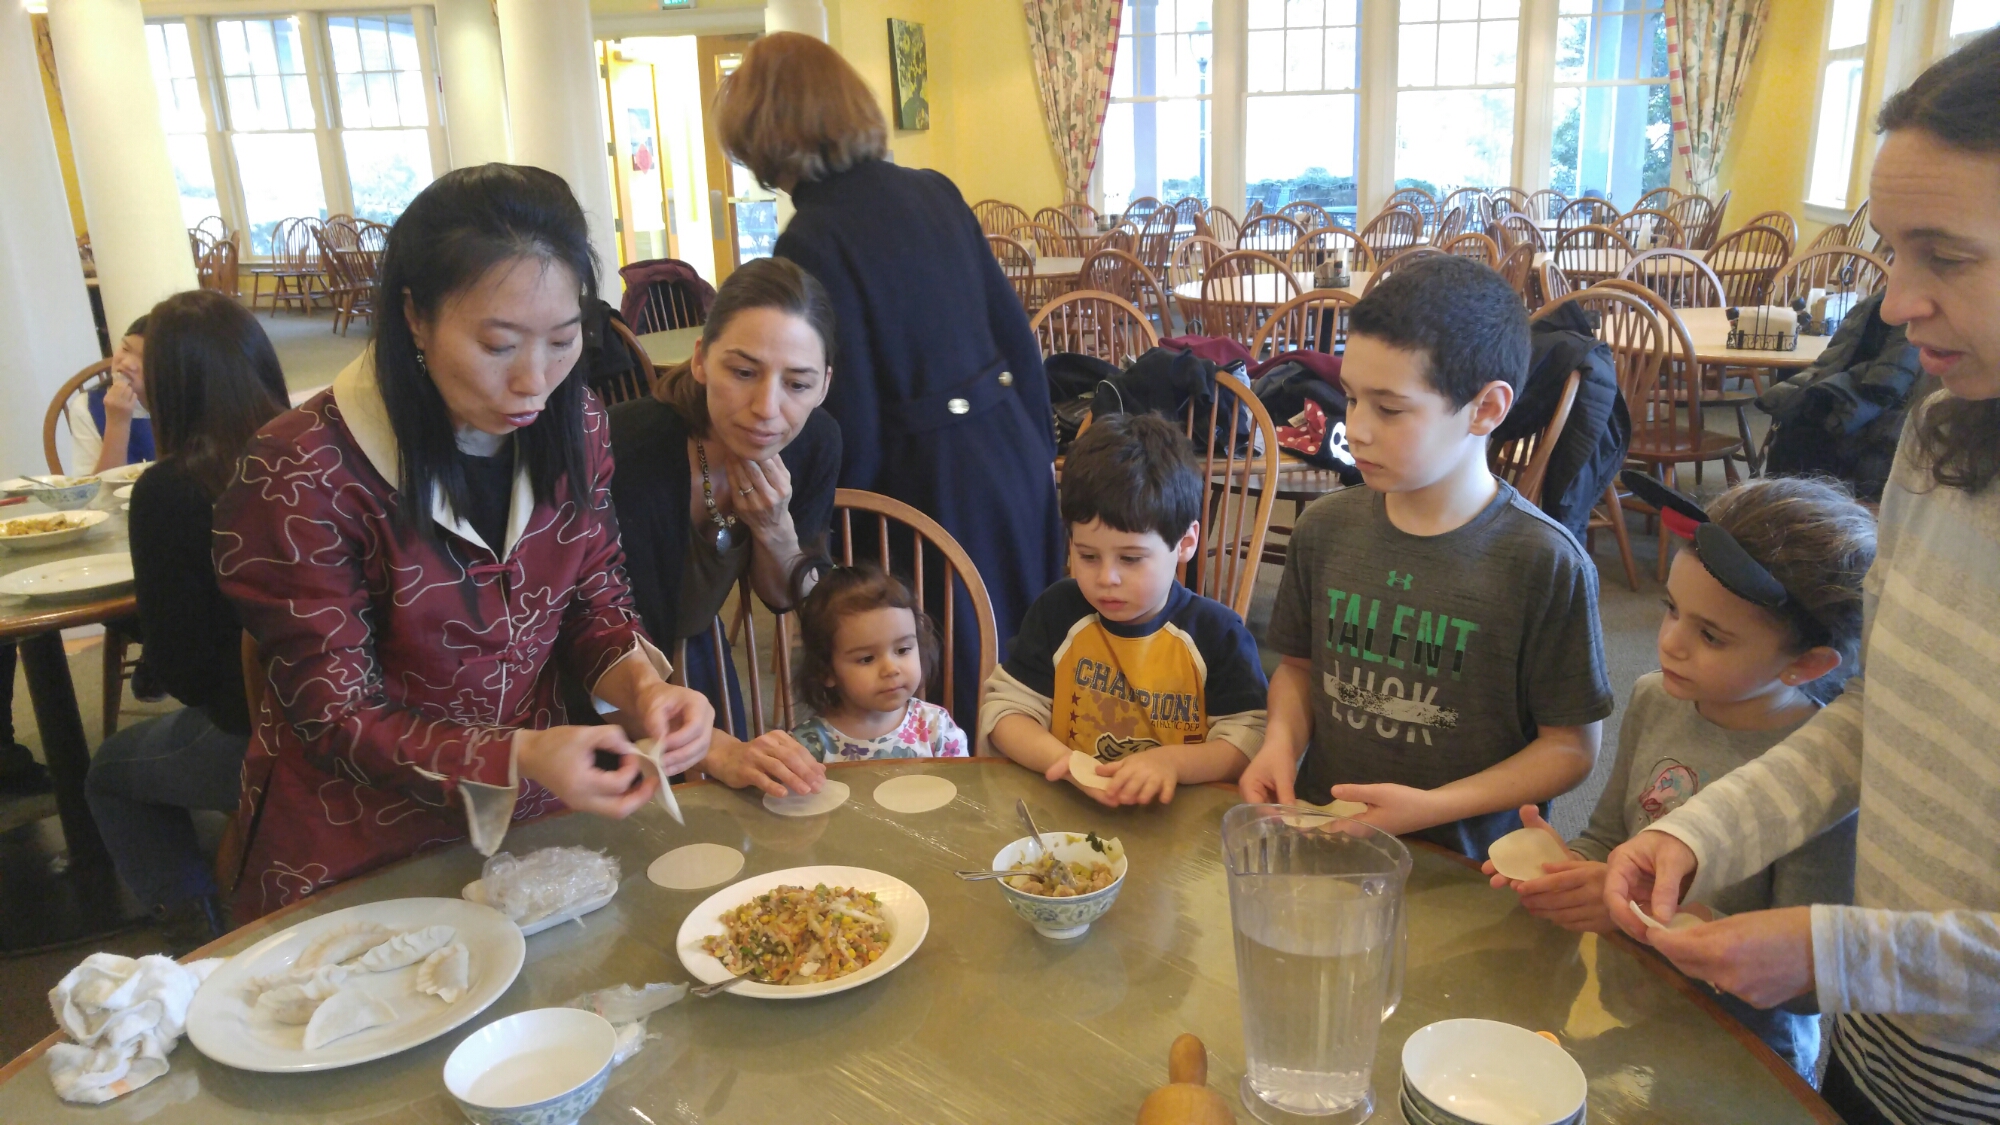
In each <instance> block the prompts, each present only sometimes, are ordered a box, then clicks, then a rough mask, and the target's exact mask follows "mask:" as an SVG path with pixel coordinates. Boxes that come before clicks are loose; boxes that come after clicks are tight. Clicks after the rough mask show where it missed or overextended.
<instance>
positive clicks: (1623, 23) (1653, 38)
mask: <svg viewBox="0 0 2000 1125" xmlns="http://www.w3.org/2000/svg"><path fill="white" fill-rule="evenodd" d="M1665 8H1666V0H1561V5H1560V7H1559V8H1558V9H1557V11H1558V15H1557V19H1556V86H1555V114H1554V117H1553V122H1554V129H1553V133H1552V136H1551V137H1550V143H1549V186H1550V187H1552V188H1555V189H1556V190H1557V191H1560V192H1562V193H1563V194H1564V195H1567V196H1571V197H1577V196H1584V195H1594V196H1602V197H1603V198H1605V199H1609V200H1611V201H1612V202H1614V203H1616V204H1617V205H1618V206H1619V208H1620V209H1629V208H1631V207H1632V206H1633V205H1634V204H1635V203H1637V202H1638V200H1639V197H1640V196H1643V195H1645V194H1646V193H1647V192H1649V191H1651V190H1653V189H1654V188H1658V187H1665V186H1666V183H1667V180H1668V178H1669V177H1670V175H1671V174H1672V162H1671V156H1672V151H1673V150H1672V142H1673V117H1672V111H1671V106H1670V104H1669V102H1668V96H1669V94H1668V89H1667V22H1666V11H1665Z"/></svg>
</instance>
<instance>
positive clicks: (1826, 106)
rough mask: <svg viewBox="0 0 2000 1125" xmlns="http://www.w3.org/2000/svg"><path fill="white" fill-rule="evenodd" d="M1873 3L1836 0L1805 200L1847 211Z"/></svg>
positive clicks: (1831, 13) (1829, 17) (1829, 21)
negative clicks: (1869, 20)
mask: <svg viewBox="0 0 2000 1125" xmlns="http://www.w3.org/2000/svg"><path fill="white" fill-rule="evenodd" d="M1869 9H1870V4H1869V0H1833V4H1832V6H1831V8H1830V10H1829V11H1828V12H1827V19H1826V53H1825V55H1823V56H1822V61H1821V63H1820V81H1819V120H1818V123H1817V124H1816V125H1815V126H1814V128H1813V154H1812V166H1811V171H1810V173H1809V175H1808V176H1807V180H1806V202H1807V203H1812V204H1817V205H1819V206H1821V207H1828V208H1832V209H1834V210H1837V211H1844V210H1846V209H1847V194H1848V186H1849V184H1850V182H1851V181H1852V180H1853V175H1854V140H1855V137H1856V136H1857V135H1858V134H1859V132H1860V128H1861V87H1862V82H1863V80H1864V79H1865V78H1866V75H1867V69H1868V59H1867V52H1868V19H1869Z"/></svg>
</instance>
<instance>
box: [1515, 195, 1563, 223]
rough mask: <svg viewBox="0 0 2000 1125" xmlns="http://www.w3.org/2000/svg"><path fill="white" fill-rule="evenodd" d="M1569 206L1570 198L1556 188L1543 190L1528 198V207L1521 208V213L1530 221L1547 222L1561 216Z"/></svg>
mask: <svg viewBox="0 0 2000 1125" xmlns="http://www.w3.org/2000/svg"><path fill="white" fill-rule="evenodd" d="M1567 206H1569V196H1567V195H1564V194H1563V193H1562V192H1559V191H1557V190H1556V189H1554V188H1543V189H1542V190H1540V191H1537V192H1534V193H1533V194H1531V195H1529V196H1528V205H1527V206H1526V207H1523V208H1521V213H1522V214H1525V215H1526V216H1528V218H1530V219H1535V220H1539V221H1542V222H1547V221H1548V220H1550V219H1554V218H1557V217H1558V216H1560V215H1561V214H1562V211H1563V208H1565V207H1567Z"/></svg>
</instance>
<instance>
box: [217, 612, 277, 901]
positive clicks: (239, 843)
mask: <svg viewBox="0 0 2000 1125" xmlns="http://www.w3.org/2000/svg"><path fill="white" fill-rule="evenodd" d="M237 659H239V660H240V661H241V662H242V667H243V701H244V703H245V704H246V705H247V706H248V708H249V710H248V711H247V712H245V713H246V714H248V715H249V716H250V726H251V728H252V729H253V730H254V729H255V728H256V725H257V716H258V715H259V714H260V713H261V712H262V711H263V709H264V700H265V699H266V698H267V697H268V696H269V695H270V693H271V682H270V680H269V679H268V678H267V677H266V675H265V672H264V654H263V652H262V651H261V650H260V649H258V647H257V642H256V641H255V640H253V639H252V638H251V636H250V634H249V632H248V631H247V630H246V631H245V632H244V634H243V642H242V645H241V646H240V648H239V650H238V655H237ZM252 827H253V826H252V825H249V824H245V823H244V822H243V818H242V816H241V810H240V809H239V810H238V811H236V812H232V813H230V814H229V820H228V822H227V823H226V824H224V825H223V829H222V839H221V840H219V841H217V843H216V848H215V885H216V887H217V888H219V889H220V890H221V892H222V897H223V898H225V899H226V898H228V897H229V896H230V895H233V894H235V893H236V884H237V883H239V882H241V881H242V880H243V864H244V861H245V860H247V859H248V858H249V855H250V835H251V829H252Z"/></svg>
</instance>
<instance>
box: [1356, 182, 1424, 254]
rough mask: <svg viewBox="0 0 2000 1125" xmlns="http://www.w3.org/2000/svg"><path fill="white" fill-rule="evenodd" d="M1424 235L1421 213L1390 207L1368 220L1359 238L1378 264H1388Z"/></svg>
mask: <svg viewBox="0 0 2000 1125" xmlns="http://www.w3.org/2000/svg"><path fill="white" fill-rule="evenodd" d="M1408 190H1411V191H1415V190H1416V189H1415V188H1411V189H1408ZM1398 194H1401V193H1398ZM1423 234H1424V217H1423V215H1422V214H1421V213H1419V212H1417V211H1412V210H1409V209H1408V208H1403V207H1390V208H1388V209H1386V210H1384V211H1383V212H1382V213H1381V214H1379V215H1377V216H1375V217H1374V218H1373V219H1370V220H1368V225H1367V226H1365V227H1362V228H1361V233H1360V235H1359V237H1360V239H1361V241H1362V242H1363V243H1364V244H1366V245H1367V247H1368V253H1369V255H1370V256H1371V257H1373V258H1374V259H1375V260H1376V261H1378V262H1386V261H1388V260H1389V259H1391V258H1393V257H1395V256H1396V255H1398V254H1400V253H1402V252H1403V251H1405V250H1408V249H1409V248H1410V247H1412V246H1415V245H1416V244H1417V240H1418V239H1419V238H1422V237H1423Z"/></svg>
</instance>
